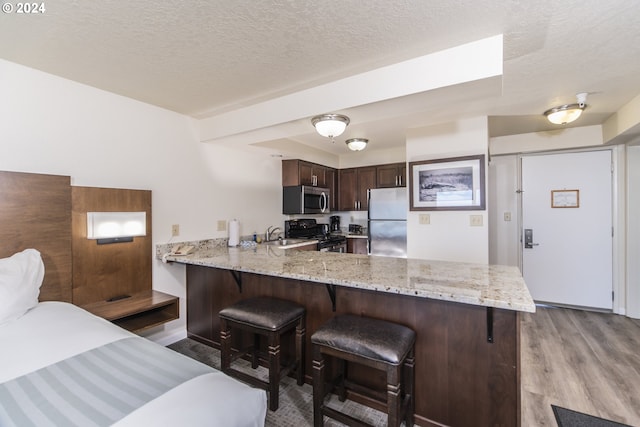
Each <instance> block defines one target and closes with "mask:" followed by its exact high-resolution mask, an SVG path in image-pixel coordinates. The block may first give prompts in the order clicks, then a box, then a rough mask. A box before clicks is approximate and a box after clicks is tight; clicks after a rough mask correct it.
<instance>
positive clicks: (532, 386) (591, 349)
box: [521, 307, 640, 427]
mask: <svg viewBox="0 0 640 427" xmlns="http://www.w3.org/2000/svg"><path fill="white" fill-rule="evenodd" d="M521 331H522V335H521V355H522V365H521V366H522V370H521V375H522V378H521V383H522V389H521V392H522V426H523V427H535V426H551V427H555V426H556V425H557V424H556V421H555V418H554V416H553V412H552V410H551V404H554V405H557V406H562V407H565V408H568V409H572V410H575V411H579V412H584V413H587V414H590V415H594V416H597V417H601V418H605V419H610V420H613V421H617V422H620V423H625V424H629V425H631V426H638V427H640V321H639V320H634V319H630V318H627V317H625V316H619V315H614V314H605V313H594V312H588V311H582V310H573V309H566V308H551V307H538V309H537V312H536V313H535V314H529V313H526V314H524V315H523V316H522V329H521Z"/></svg>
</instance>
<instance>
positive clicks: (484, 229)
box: [407, 117, 489, 264]
mask: <svg viewBox="0 0 640 427" xmlns="http://www.w3.org/2000/svg"><path fill="white" fill-rule="evenodd" d="M487 149H488V121H487V118H486V117H479V118H474V119H467V120H461V121H458V122H455V123H446V124H442V125H437V126H429V127H424V128H418V129H410V130H409V132H408V133H407V162H413V161H418V160H431V159H440V158H449V157H460V156H467V155H478V154H485V155H486V154H487ZM485 162H486V156H485ZM410 174H411V171H407V175H409V176H410ZM485 175H486V168H485ZM420 213H421V212H418V211H410V212H409V215H408V217H407V253H408V256H409V257H411V258H423V259H434V260H445V261H462V262H474V263H481V264H487V263H488V262H489V233H488V226H487V224H488V215H487V210H484V211H475V210H474V211H424V212H422V213H428V214H429V215H430V224H429V225H421V224H419V223H418V215H419V214H420ZM470 215H482V217H483V226H481V227H477V226H476V227H471V226H470V218H469V216H470Z"/></svg>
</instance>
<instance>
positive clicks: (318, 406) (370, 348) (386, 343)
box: [311, 315, 416, 427]
mask: <svg viewBox="0 0 640 427" xmlns="http://www.w3.org/2000/svg"><path fill="white" fill-rule="evenodd" d="M415 341H416V333H415V332H414V331H413V330H412V329H410V328H407V327H406V326H402V325H398V324H395V323H391V322H387V321H383V320H378V319H371V318H368V317H360V316H353V315H340V316H336V317H334V318H332V319H331V320H329V321H328V322H327V323H326V324H324V325H323V326H322V327H320V329H318V330H317V331H316V332H315V333H314V334H313V335H312V336H311V343H312V345H313V424H314V426H315V427H320V426H322V425H324V416H325V415H326V416H328V417H331V418H333V419H335V420H338V421H340V422H341V423H343V424H346V425H349V426H366V425H369V424H366V423H364V422H363V421H361V420H358V419H356V418H354V417H352V416H349V415H347V414H344V413H342V412H339V411H337V410H335V409H332V408H329V407H327V406H325V404H324V400H325V396H326V395H327V394H328V393H329V392H330V391H331V388H332V387H333V386H334V385H337V391H338V396H339V399H340V401H344V400H345V399H346V389H347V388H348V389H352V390H354V391H357V392H359V393H361V394H363V395H365V396H367V397H369V398H372V399H374V400H377V401H379V402H381V403H383V404H386V407H387V417H388V421H387V425H389V426H394V427H396V426H399V425H400V423H401V422H402V421H403V420H404V421H405V423H406V426H407V427H411V426H413V421H414V412H415V402H414V395H413V393H414V380H413V375H414V374H413V371H414V364H415V359H414V344H415ZM325 355H327V356H332V357H335V358H337V359H338V360H339V372H338V378H337V382H332V384H331V386H329V387H326V386H325V372H324V369H325V366H324V356H325ZM347 361H348V362H353V363H358V364H362V365H365V366H369V367H372V368H375V369H379V370H382V371H385V372H386V374H387V389H386V396H385V393H384V392H380V391H378V392H377V393H376V392H375V390H370V389H368V388H366V387H363V386H362V385H357V384H353V383H351V382H350V381H348V379H347V378H346V376H347V375H346V362H347Z"/></svg>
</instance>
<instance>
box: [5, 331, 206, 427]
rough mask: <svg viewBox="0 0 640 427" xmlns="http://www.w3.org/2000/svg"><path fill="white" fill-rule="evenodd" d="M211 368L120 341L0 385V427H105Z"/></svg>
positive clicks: (137, 341) (138, 342)
mask: <svg viewBox="0 0 640 427" xmlns="http://www.w3.org/2000/svg"><path fill="white" fill-rule="evenodd" d="M212 371H214V369H213V368H211V367H209V366H206V365H204V364H202V363H200V362H197V361H195V360H192V359H190V358H188V357H185V356H183V355H180V354H178V353H175V352H174V351H172V350H169V349H167V348H164V347H162V346H159V345H157V344H154V343H152V342H150V341H148V340H146V339H143V338H140V337H131V338H124V339H121V340H118V341H115V342H112V343H109V344H106V345H104V346H102V347H98V348H95V349H93V350H89V351H86V352H84V353H81V354H78V355H76V356H73V357H71V358H69V359H66V360H63V361H60V362H58V363H55V364H53V365H50V366H47V367H45V368H42V369H39V370H37V371H34V372H31V373H29V374H26V375H24V376H21V377H19V378H15V379H13V380H11V381H7V382H5V383H3V384H0V426H3V427H5V426H6V427H9V426H19V427H28V426H38V427H40V426H83V427H85V426H108V425H111V424H113V423H114V422H116V421H118V420H120V419H121V418H123V417H125V416H127V415H128V414H129V413H131V412H133V411H134V410H135V409H137V408H139V407H141V406H143V405H145V404H146V403H148V402H150V401H152V400H153V399H155V398H156V397H159V396H160V395H162V394H164V393H166V392H167V391H169V390H170V389H172V388H174V387H176V386H178V385H180V384H182V383H184V382H186V381H188V380H190V379H192V378H195V377H198V376H200V375H203V374H206V373H210V372H212Z"/></svg>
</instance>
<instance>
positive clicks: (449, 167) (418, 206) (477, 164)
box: [409, 155, 485, 211]
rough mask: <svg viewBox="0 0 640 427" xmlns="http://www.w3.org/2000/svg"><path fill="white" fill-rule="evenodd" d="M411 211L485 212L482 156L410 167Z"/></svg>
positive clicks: (431, 162) (442, 160)
mask: <svg viewBox="0 0 640 427" xmlns="http://www.w3.org/2000/svg"><path fill="white" fill-rule="evenodd" d="M409 173H410V175H409V198H410V210H412V211H435V210H450V211H452V210H484V209H485V201H484V155H479V156H467V157H452V158H448V159H438V160H424V161H419V162H410V163H409Z"/></svg>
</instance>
